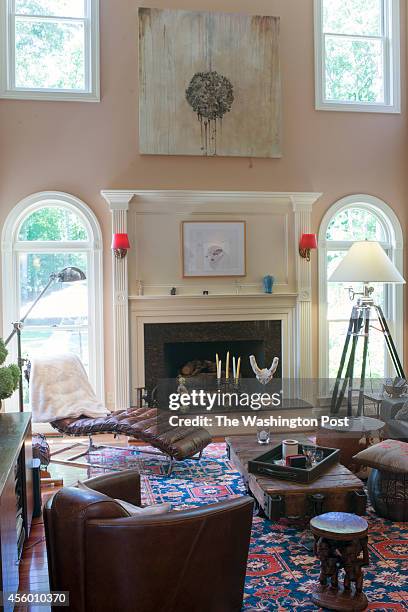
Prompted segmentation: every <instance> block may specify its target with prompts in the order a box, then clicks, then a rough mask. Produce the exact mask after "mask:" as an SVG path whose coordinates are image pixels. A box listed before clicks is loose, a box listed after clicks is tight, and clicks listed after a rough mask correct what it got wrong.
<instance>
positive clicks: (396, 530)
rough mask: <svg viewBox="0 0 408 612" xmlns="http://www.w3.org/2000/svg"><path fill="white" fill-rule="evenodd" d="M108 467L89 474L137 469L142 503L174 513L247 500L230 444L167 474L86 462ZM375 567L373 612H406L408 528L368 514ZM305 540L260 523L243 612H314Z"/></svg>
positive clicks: (369, 582) (124, 460)
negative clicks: (229, 454) (166, 506)
mask: <svg viewBox="0 0 408 612" xmlns="http://www.w3.org/2000/svg"><path fill="white" fill-rule="evenodd" d="M88 458H89V459H90V461H91V462H92V463H95V464H98V465H102V466H105V465H106V468H104V467H102V468H99V467H98V468H90V469H89V475H90V476H94V475H97V474H99V473H101V472H104V471H112V470H123V469H128V468H138V469H139V471H140V472H141V473H142V474H143V475H142V487H143V503H144V504H152V503H160V502H171V503H172V504H173V506H174V509H184V508H191V507H194V506H202V505H205V504H211V503H214V502H216V501H220V500H223V499H227V498H231V497H237V496H240V495H243V494H245V487H244V484H243V481H242V478H241V476H240V474H239V472H238V471H237V470H236V469H235V467H234V465H233V464H232V463H231V462H230V461H229V460H228V458H227V456H226V452H225V444H211V445H210V446H209V447H207V449H206V450H205V451H204V455H203V459H202V460H201V461H200V462H197V461H194V460H191V461H185V462H183V463H179V464H176V465H175V468H174V471H173V473H172V475H171V476H170V477H167V476H166V475H165V470H166V468H167V463H166V460H165V459H161V458H157V457H156V458H155V457H149V455H145V454H141V453H140V452H138V450H137V449H136V448H135V450H133V449H132V450H119V451H116V450H112V449H102V450H100V451H95V452H92V453H91V454H90V456H89V457H88ZM367 518H368V521H369V526H370V544H369V547H370V558H371V565H370V567H369V568H367V570H366V571H365V580H364V588H365V593H366V595H367V597H368V599H369V602H370V604H369V606H368V610H377V611H380V612H381V611H384V612H389V611H395V612H406V611H408V524H404V523H391V522H389V521H385V520H383V519H380V518H378V517H377V516H376V515H375V514H374V513H373V512H371V511H369V513H368V517H367ZM301 535H302V533H301V532H300V531H299V530H298V529H296V528H293V527H289V526H288V525H285V523H283V522H280V523H271V522H270V521H268V520H266V519H263V518H259V517H255V518H254V521H253V529H252V540H251V547H250V551H249V560H248V570H247V578H246V586H245V599H244V607H243V610H245V611H247V612H249V611H252V612H255V611H256V612H261V611H270V610H274V611H278V612H283V611H285V612H286V611H290V612H299V611H306V610H310V611H312V610H314V611H315V610H316V606H314V605H313V604H312V603H311V602H310V600H309V593H310V590H311V588H312V587H313V585H314V584H315V583H316V580H317V578H318V575H319V564H318V562H317V561H316V559H315V557H314V556H313V554H310V553H308V552H307V550H306V549H305V548H303V547H302V545H301V542H300V540H301Z"/></svg>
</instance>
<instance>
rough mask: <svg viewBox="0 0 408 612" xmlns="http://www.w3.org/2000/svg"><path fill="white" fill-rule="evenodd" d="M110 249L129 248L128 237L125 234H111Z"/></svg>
mask: <svg viewBox="0 0 408 612" xmlns="http://www.w3.org/2000/svg"><path fill="white" fill-rule="evenodd" d="M112 249H124V250H125V251H127V250H128V249H130V242H129V237H128V235H127V234H113V236H112Z"/></svg>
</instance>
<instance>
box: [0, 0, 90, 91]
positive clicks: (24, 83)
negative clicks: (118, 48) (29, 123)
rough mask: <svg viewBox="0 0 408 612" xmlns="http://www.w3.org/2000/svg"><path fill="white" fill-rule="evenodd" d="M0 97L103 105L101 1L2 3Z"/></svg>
mask: <svg viewBox="0 0 408 612" xmlns="http://www.w3.org/2000/svg"><path fill="white" fill-rule="evenodd" d="M0 2H1V5H2V9H3V13H2V22H3V24H2V25H3V28H2V31H3V35H2V37H1V40H2V47H3V48H2V50H1V54H2V56H3V58H4V60H3V64H2V71H1V96H2V97H6V98H28V99H45V100H55V99H56V100H90V101H97V100H99V40H98V39H99V0H0Z"/></svg>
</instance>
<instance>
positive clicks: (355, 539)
mask: <svg viewBox="0 0 408 612" xmlns="http://www.w3.org/2000/svg"><path fill="white" fill-rule="evenodd" d="M310 529H311V531H312V533H313V535H314V538H315V554H316V555H317V557H318V558H319V560H320V578H319V584H318V585H317V587H316V589H315V591H314V593H313V594H312V600H313V602H314V603H315V604H316V605H318V606H320V607H322V608H326V609H328V610H339V611H353V612H360V611H361V610H365V609H366V607H367V604H368V601H367V597H366V596H365V595H364V593H363V571H362V568H363V567H364V566H366V565H368V564H369V553H368V523H367V521H366V520H365V519H363V518H361V517H360V516H356V515H355V514H349V513H347V512H328V513H327V514H321V515H320V516H316V517H315V518H313V519H312V520H311V521H310ZM340 569H344V581H343V585H340V584H339V577H338V575H339V570H340Z"/></svg>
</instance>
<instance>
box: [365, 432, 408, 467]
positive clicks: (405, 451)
mask: <svg viewBox="0 0 408 612" xmlns="http://www.w3.org/2000/svg"><path fill="white" fill-rule="evenodd" d="M353 459H354V460H355V461H356V462H357V463H360V464H361V465H367V466H368V467H372V468H375V469H377V470H383V471H385V472H394V473H399V474H408V443H407V442H401V441H399V440H384V441H383V442H379V443H378V444H374V445H373V446H370V447H369V448H366V449H365V450H363V451H361V452H359V453H357V455H354V457H353Z"/></svg>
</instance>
